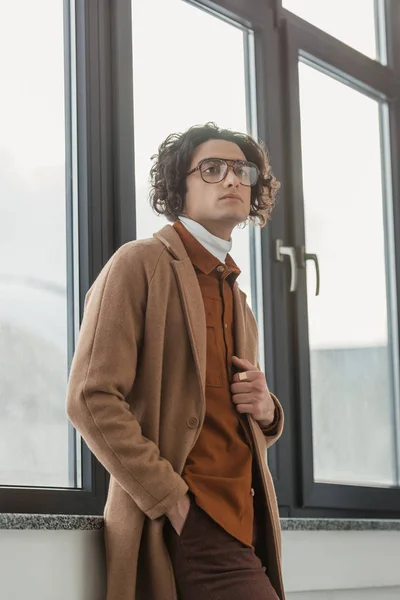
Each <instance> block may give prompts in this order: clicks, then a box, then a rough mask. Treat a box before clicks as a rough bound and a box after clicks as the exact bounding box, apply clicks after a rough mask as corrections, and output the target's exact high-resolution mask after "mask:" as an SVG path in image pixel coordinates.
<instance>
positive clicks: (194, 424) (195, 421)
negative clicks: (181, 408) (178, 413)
mask: <svg viewBox="0 0 400 600" xmlns="http://www.w3.org/2000/svg"><path fill="white" fill-rule="evenodd" d="M186 423H187V424H188V427H190V429H196V427H198V426H199V420H198V418H197V417H189V419H188V420H187V421H186Z"/></svg>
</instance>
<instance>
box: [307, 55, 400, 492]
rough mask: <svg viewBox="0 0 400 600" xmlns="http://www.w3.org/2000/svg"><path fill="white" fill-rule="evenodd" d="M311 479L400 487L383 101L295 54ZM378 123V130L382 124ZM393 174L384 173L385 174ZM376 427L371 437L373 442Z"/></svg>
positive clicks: (390, 222) (391, 264)
mask: <svg viewBox="0 0 400 600" xmlns="http://www.w3.org/2000/svg"><path fill="white" fill-rule="evenodd" d="M299 76H300V111H301V141H302V162H303V194H304V211H305V230H306V236H305V238H306V248H307V249H310V250H311V249H312V251H313V252H316V253H317V255H318V259H319V263H320V269H321V290H320V294H319V295H318V296H316V295H315V289H316V281H315V270H314V269H313V267H314V265H313V264H312V263H311V262H308V263H307V284H308V287H307V304H308V327H309V346H310V364H311V400H312V438H313V457H314V478H315V480H316V481H319V482H327V483H346V484H349V485H373V486H385V487H390V486H396V485H398V484H399V483H400V481H399V473H398V472H397V457H396V438H397V436H398V435H400V427H399V422H398V420H397V418H396V411H395V406H396V405H397V404H398V403H399V391H398V389H397V382H398V380H399V372H398V360H397V359H396V353H397V349H396V348H397V344H396V337H397V336H394V334H395V333H396V332H397V319H396V305H397V301H396V295H395V294H396V292H395V289H396V281H395V279H394V273H395V271H394V264H393V261H394V249H393V246H392V243H391V240H392V234H391V230H392V227H393V220H392V218H390V220H389V217H391V216H392V214H393V210H392V206H391V202H392V199H391V197H390V195H389V194H387V195H384V190H385V189H387V188H388V185H385V186H384V185H383V181H382V179H383V178H384V177H385V170H384V168H383V166H384V165H383V162H384V159H385V158H387V157H385V156H384V155H382V150H383V148H381V140H382V139H384V138H383V135H382V134H383V131H385V130H386V127H385V126H386V115H387V111H386V110H385V109H386V106H385V104H383V103H381V102H379V101H377V100H374V99H372V98H370V97H368V96H366V95H364V94H363V93H361V92H360V91H357V90H355V89H353V88H351V87H349V86H347V85H345V84H344V83H342V82H340V81H337V80H336V79H333V78H332V77H330V76H329V75H327V74H324V73H321V72H320V71H319V70H317V69H315V68H314V67H312V66H310V65H308V64H306V63H304V62H300V64H299ZM382 130H383V131H382ZM386 183H387V182H386ZM371 435H373V438H374V439H376V440H377V441H376V443H371Z"/></svg>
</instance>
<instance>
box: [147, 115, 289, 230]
mask: <svg viewBox="0 0 400 600" xmlns="http://www.w3.org/2000/svg"><path fill="white" fill-rule="evenodd" d="M214 139H216V140H226V141H228V142H233V143H234V144H236V145H237V146H239V148H240V149H241V150H242V152H243V154H244V155H245V156H246V159H247V160H248V161H251V162H253V163H255V164H256V165H257V166H258V168H259V170H260V178H259V180H258V182H257V184H256V185H254V186H253V187H252V188H251V205H250V214H249V220H251V221H253V222H255V223H258V224H259V225H260V226H261V227H263V226H264V225H265V224H266V222H267V221H268V220H270V218H271V213H272V210H273V208H274V206H275V196H276V193H277V191H278V189H279V188H280V183H279V181H277V180H276V178H275V177H274V175H273V173H272V171H271V166H270V163H269V158H268V151H267V149H266V148H265V146H264V144H263V143H262V142H258V143H257V142H256V140H255V139H254V138H252V137H251V136H250V135H247V134H245V133H238V132H235V131H231V130H229V129H220V128H219V127H218V126H217V125H216V124H215V123H212V122H209V123H206V124H205V125H203V126H201V125H195V126H193V127H190V129H188V130H187V131H185V132H184V133H172V134H171V135H169V136H168V137H167V139H166V140H165V141H164V142H163V143H162V144H161V145H160V146H159V148H158V154H154V155H153V156H152V157H151V159H152V160H153V161H154V162H153V165H152V167H151V170H150V183H151V190H150V204H151V206H152V208H153V210H154V211H155V212H156V213H157V214H159V215H164V216H165V217H167V219H168V220H169V221H176V220H177V219H178V217H179V216H180V215H182V214H183V211H184V204H185V195H186V174H187V172H188V170H189V167H190V162H191V159H192V156H193V152H194V150H195V148H197V146H199V145H200V144H203V143H204V142H207V141H208V140H214Z"/></svg>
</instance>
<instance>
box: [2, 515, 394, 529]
mask: <svg viewBox="0 0 400 600" xmlns="http://www.w3.org/2000/svg"><path fill="white" fill-rule="evenodd" d="M103 525H104V521H103V517H101V516H91V515H37V514H33V515H30V514H18V513H0V529H49V530H62V529H64V530H69V531H73V530H86V531H90V530H96V529H102V528H103ZM281 528H282V531H400V519H393V520H391V519H301V518H294V519H290V518H283V519H281Z"/></svg>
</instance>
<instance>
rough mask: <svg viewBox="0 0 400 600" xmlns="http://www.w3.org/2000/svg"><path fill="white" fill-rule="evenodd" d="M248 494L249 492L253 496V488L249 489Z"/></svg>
mask: <svg viewBox="0 0 400 600" xmlns="http://www.w3.org/2000/svg"><path fill="white" fill-rule="evenodd" d="M250 494H251V495H252V496H254V495H255V491H254V488H251V490H250Z"/></svg>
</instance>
